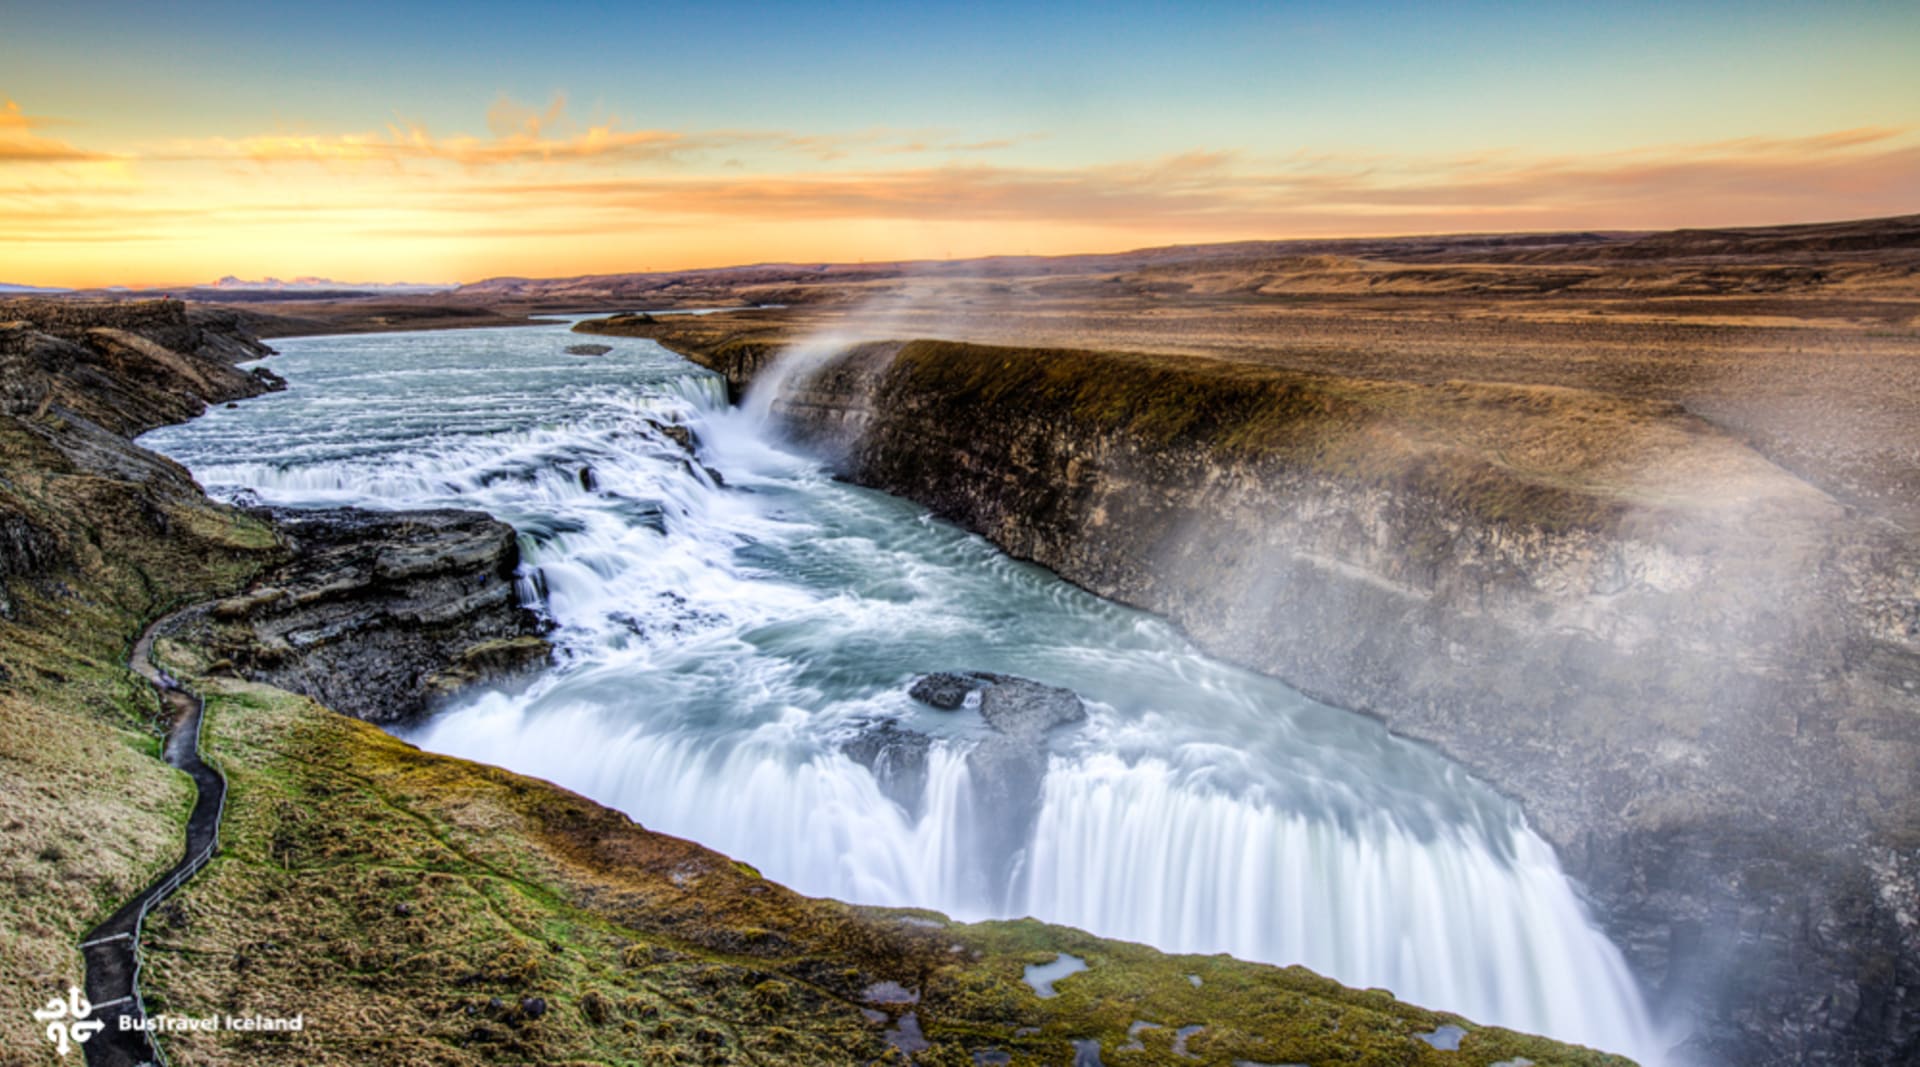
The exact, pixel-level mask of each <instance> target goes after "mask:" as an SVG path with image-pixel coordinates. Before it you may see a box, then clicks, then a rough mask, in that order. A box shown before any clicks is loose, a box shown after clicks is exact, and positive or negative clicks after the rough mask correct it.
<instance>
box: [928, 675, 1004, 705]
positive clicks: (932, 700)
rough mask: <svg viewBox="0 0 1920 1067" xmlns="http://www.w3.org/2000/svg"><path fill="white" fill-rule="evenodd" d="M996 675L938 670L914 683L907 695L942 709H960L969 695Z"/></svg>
mask: <svg viewBox="0 0 1920 1067" xmlns="http://www.w3.org/2000/svg"><path fill="white" fill-rule="evenodd" d="M995 677H997V676H996V675H991V674H981V673H978V672H968V673H965V674H955V673H952V672H950V671H936V672H934V673H933V674H929V675H927V676H926V677H924V678H921V679H920V680H919V681H917V682H914V683H913V688H911V689H909V690H907V695H908V696H910V697H912V698H913V699H915V700H918V701H919V702H920V703H922V704H928V705H931V706H933V707H936V708H939V709H940V710H941V711H958V710H960V706H961V705H962V704H965V703H966V702H967V695H968V694H969V693H972V692H973V691H974V690H976V689H978V688H980V687H981V686H982V685H983V684H985V683H987V682H989V681H992V680H993V679H994V678H995Z"/></svg>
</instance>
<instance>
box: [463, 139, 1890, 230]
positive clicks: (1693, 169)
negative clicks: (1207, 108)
mask: <svg viewBox="0 0 1920 1067" xmlns="http://www.w3.org/2000/svg"><path fill="white" fill-rule="evenodd" d="M1916 190H1920V144H1916V143H1915V142H1914V141H1913V139H1912V138H1911V137H1909V136H1908V131H1905V130H1895V129H1875V130H1843V131H1836V132H1833V133H1826V134H1819V135H1815V136H1809V137H1803V138H1747V139H1742V140H1733V141H1723V142H1717V143H1713V144H1703V145H1678V146H1666V147H1662V148H1658V149H1646V150H1635V151H1632V152H1623V153H1617V154H1610V155H1605V156H1598V157H1590V158H1575V157H1565V158H1558V157H1547V158H1538V157H1536V158H1525V157H1520V156H1518V155H1515V154H1509V153H1498V154H1492V155H1481V156H1475V157H1463V158H1455V159H1443V160H1421V159H1402V160H1383V159H1379V158H1370V159H1367V160H1364V161H1350V160H1344V159H1340V158H1337V157H1326V156H1321V157H1313V158H1300V157H1295V158H1292V159H1288V160H1284V161H1279V163H1278V164H1277V165H1276V164H1275V163H1272V162H1269V163H1266V164H1263V163H1262V162H1261V161H1259V160H1253V159H1248V158H1246V157H1244V156H1243V155H1241V154H1238V153H1229V152H1190V153H1186V154H1182V155H1177V156H1170V157H1165V158H1161V159H1155V160H1147V161H1140V162H1127V163H1111V164H1102V165H1097V166H1088V167H1078V168H1034V167H1006V166H991V165H964V166H962V165H948V166H940V167H926V168H894V169H870V170H859V171H839V172H833V173H827V174H756V175H740V176H729V177H720V178H715V177H710V176H702V177H699V178H688V177H679V176H671V175H666V176H663V175H640V176H633V177H621V178H612V179H597V180H561V181H539V182H505V183H500V184H497V185H490V186H485V187H477V188H474V189H471V190H469V191H467V192H466V193H465V194H463V195H466V196H470V197H472V198H474V199H475V200H476V201H479V202H484V201H487V200H491V199H494V198H506V199H513V200H518V201H524V202H546V203H549V204H576V205H579V206H582V207H592V208H594V209H596V210H599V211H613V212H627V213H634V214H649V213H657V214H673V215H707V216H713V217H716V218H746V219H756V220H764V219H815V220H821V219H928V220H948V221H963V220H968V219H977V220H996V221H1005V220H1030V221H1035V222H1041V221H1077V222H1102V223H1128V222H1132V223H1138V224H1143V225H1156V226H1167V225H1178V224H1182V223H1204V224H1207V225H1208V226H1209V227H1213V226H1216V225H1222V226H1244V227H1248V228H1251V229H1255V230H1259V231H1260V232H1266V233H1275V232H1285V229H1276V228H1285V227H1297V226H1298V225H1299V224H1301V223H1302V222H1311V223H1312V224H1313V225H1312V229H1313V231H1314V232H1325V231H1326V230H1327V229H1328V228H1329V226H1330V225H1331V227H1332V228H1335V229H1337V228H1339V227H1340V226H1345V227H1347V228H1349V229H1351V228H1353V227H1354V225H1355V224H1356V221H1358V222H1366V221H1368V220H1370V219H1374V218H1376V217H1392V218H1395V219H1405V220H1408V221H1415V220H1419V221H1421V223H1422V224H1424V225H1427V226H1446V225H1449V224H1450V223H1464V224H1473V223H1474V222H1475V221H1476V220H1477V219H1481V218H1483V217H1489V218H1497V219H1506V220H1512V221H1514V222H1519V223H1524V222H1525V221H1526V220H1527V219H1529V218H1530V217H1534V216H1539V217H1541V218H1542V219H1549V220H1552V223H1553V224H1573V225H1603V224H1607V223H1608V220H1609V219H1616V220H1620V221H1621V224H1628V223H1632V224H1639V223H1640V221H1643V220H1649V219H1653V218H1655V217H1658V218H1662V219H1664V218H1666V217H1668V216H1672V215H1676V214H1679V215H1684V214H1686V213H1693V214H1694V215H1695V216H1696V217H1709V218H1710V217H1713V216H1714V214H1715V209H1716V208H1717V209H1720V211H1721V212H1722V213H1724V210H1725V209H1726V208H1728V207H1729V206H1732V207H1742V206H1751V207H1756V208H1768V207H1771V208H1773V209H1776V210H1778V211H1779V212H1781V213H1782V214H1781V217H1783V218H1785V217H1790V216H1792V215H1794V214H1796V213H1802V214H1803V213H1805V212H1806V211H1807V210H1809V209H1810V208H1811V209H1813V210H1816V211H1820V210H1824V211H1825V212H1826V213H1828V214H1859V213H1863V212H1875V211H1889V212H1898V211H1903V210H1914V209H1916V208H1920V203H1917V202H1914V201H1915V191H1916ZM1816 205H1827V206H1826V207H1824V208H1821V207H1816ZM477 206H478V205H477V204H476V207H477ZM1581 219H1585V220H1586V221H1585V222H1581V221H1578V220H1581Z"/></svg>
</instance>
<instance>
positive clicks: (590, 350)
mask: <svg viewBox="0 0 1920 1067" xmlns="http://www.w3.org/2000/svg"><path fill="white" fill-rule="evenodd" d="M611 351H613V346H612V345H568V346H567V355H569V356H604V355H606V354H607V353H608V352H611Z"/></svg>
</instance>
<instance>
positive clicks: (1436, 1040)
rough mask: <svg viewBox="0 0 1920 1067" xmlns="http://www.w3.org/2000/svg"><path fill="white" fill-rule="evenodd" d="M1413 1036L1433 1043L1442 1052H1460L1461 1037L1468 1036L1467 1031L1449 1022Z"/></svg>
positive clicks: (1430, 1043)
mask: <svg viewBox="0 0 1920 1067" xmlns="http://www.w3.org/2000/svg"><path fill="white" fill-rule="evenodd" d="M1413 1036H1415V1037H1417V1038H1419V1039H1420V1040H1422V1041H1425V1042H1426V1043H1427V1044H1429V1045H1432V1046H1433V1047H1434V1048H1437V1049H1439V1050H1440V1051H1442V1052H1458V1051H1459V1050H1460V1039H1461V1038H1463V1037H1465V1036H1467V1032H1466V1031H1465V1030H1462V1029H1460V1028H1459V1027H1457V1026H1455V1025H1453V1024H1452V1023H1448V1024H1447V1025H1445V1026H1442V1027H1439V1028H1438V1029H1435V1030H1433V1031H1431V1032H1428V1033H1424V1034H1415V1035H1413Z"/></svg>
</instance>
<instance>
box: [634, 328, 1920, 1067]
mask: <svg viewBox="0 0 1920 1067" xmlns="http://www.w3.org/2000/svg"><path fill="white" fill-rule="evenodd" d="M650 335H652V336H654V337H656V339H659V340H661V341H662V342H663V343H665V344H668V345H669V346H670V347H676V348H678V349H679V350H681V351H683V352H684V353H685V354H687V355H689V356H690V357H691V358H693V359H695V360H696V361H698V362H702V363H704V364H706V365H707V366H709V367H711V368H713V369H715V370H717V371H719V372H720V373H722V374H724V375H725V376H726V377H727V378H728V380H729V383H730V384H731V386H732V387H733V388H734V390H735V391H736V392H738V391H741V390H744V389H745V388H746V387H747V386H749V385H750V384H751V383H752V382H753V381H754V380H755V379H756V378H758V377H759V376H760V375H761V374H762V373H763V371H764V370H765V369H766V368H767V367H768V366H770V365H772V363H773V361H774V360H775V359H776V358H777V357H778V352H779V347H778V346H777V345H776V344H772V343H769V342H766V341H764V340H753V341H733V342H728V343H723V344H720V345H718V346H716V347H711V348H709V347H705V346H703V345H701V344H699V343H687V342H682V341H676V338H675V336H674V335H673V333H672V332H671V331H670V330H665V329H663V328H659V327H656V328H654V329H653V330H652V331H650ZM782 375H783V376H784V377H785V378H786V381H785V386H784V388H783V390H782V392H781V395H780V396H778V397H777V398H775V399H774V401H773V403H772V411H773V413H774V415H775V417H776V418H777V419H778V420H779V424H780V426H781V427H782V429H783V430H784V431H785V432H786V433H788V434H789V435H790V436H792V437H793V438H794V439H795V440H796V441H798V442H799V443H801V444H803V445H805V446H808V447H811V448H813V449H815V450H817V451H818V452H820V453H821V454H823V455H825V456H826V457H828V458H829V460H830V461H831V462H832V463H833V464H834V466H835V468H836V470H837V471H838V472H839V473H840V474H841V475H843V476H844V477H847V478H848V479H850V480H852V481H855V482H858V483H860V484H864V485H869V486H873V487H877V488H881V489H885V490H888V491H890V492H894V493H898V494H900V495H903V496H906V497H908V498H911V499H913V500H916V501H918V502H919V503H921V504H923V505H925V506H927V507H929V508H931V509H933V510H934V511H936V512H937V513H939V514H941V515H943V516H945V517H947V518H950V519H952V520H954V521H956V522H958V523H960V524H961V525H963V526H966V527H967V528H969V529H972V530H974V531H977V532H979V533H982V534H984V535H985V536H987V537H988V538H990V539H992V540H993V541H994V542H995V543H997V544H998V545H1000V546H1001V547H1002V548H1004V549H1005V550H1007V551H1008V552H1009V553H1010V554H1012V555H1015V556H1018V557H1022V558H1026V559H1031V560H1034V561H1036V562H1039V563H1042V564H1044V565H1046V566H1048V567H1051V568H1052V569H1054V570H1055V571H1057V572H1058V573H1060V574H1061V575H1062V576H1063V577H1065V578H1067V579H1069V580H1071V581H1073V582H1075V583H1077V584H1079V585H1081V586H1083V587H1085V588H1087V589H1089V590H1091V591H1093V592H1096V593H1099V594H1101V595H1104V596H1108V597H1111V598H1114V599H1117V600H1120V601H1124V602H1126V603H1130V604H1133V605H1136V606H1140V607H1144V608H1147V609H1149V610H1152V611H1155V612H1157V613H1160V614H1162V615H1165V616H1167V617H1169V618H1171V619H1173V620H1174V621H1176V622H1178V623H1179V624H1181V625H1182V626H1183V627H1184V628H1185V629H1186V630H1187V631H1188V632H1189V633H1191V634H1192V635H1193V636H1194V637H1195V639H1196V640H1197V641H1198V642H1199V643H1200V644H1202V645H1203V646H1204V647H1206V648H1208V649H1209V650H1210V651H1212V652H1214V653H1216V654H1219V655H1221V656H1224V657H1226V658H1230V659H1233V660H1236V661H1238V662H1241V663H1244V664H1246V665H1248V666H1251V667H1254V668H1256V669H1259V670H1262V671H1264V672H1266V673H1269V674H1272V675H1275V676H1277V677H1279V678H1282V679H1284V680H1286V681H1288V682H1290V683H1291V684H1293V685H1295V686H1296V687H1298V688H1300V689H1302V690H1304V691H1306V692H1309V693H1312V694H1314V695H1316V696H1320V697H1322V698H1324V699H1326V700H1328V701H1329V702H1332V703H1335V704H1339V705H1342V706H1345V707H1349V708H1354V709H1357V710H1361V711H1365V712H1367V713H1370V714H1374V715H1378V716H1380V717H1381V718H1383V719H1385V720H1386V721H1387V723H1388V724H1389V725H1391V726H1392V727H1393V728H1394V729H1395V730H1396V731H1398V732H1401V733H1404V734H1407V735H1409V736H1413V737H1416V738H1421V739H1424V740H1428V741H1431V742H1433V743H1434V744H1436V745H1437V746H1439V747H1441V748H1443V749H1444V750H1445V751H1447V752H1448V753H1449V754H1450V755H1452V756H1454V757H1455V758H1456V759H1458V760H1460V761H1461V762H1463V763H1464V764H1466V765H1467V766H1469V767H1471V768H1472V769H1474V770H1475V771H1476V772H1477V773H1479V774H1481V775H1483V776H1484V777H1486V778H1487V779H1488V780H1489V781H1491V782H1492V783H1493V784H1494V785H1495V786H1496V787H1498V788H1500V789H1501V790H1503V791H1505V792H1507V793H1508V794H1510V795H1512V796H1514V797H1516V798H1518V799H1519V800H1520V801H1521V802H1522V803H1523V805H1524V806H1525V808H1526V810H1527V811H1528V813H1529V815H1530V816H1531V818H1532V819H1533V820H1534V821H1535V823H1536V824H1537V825H1538V826H1539V828H1540V829H1541V830H1542V831H1543V832H1544V833H1546V834H1547V835H1548V836H1549V838H1550V839H1552V840H1553V841H1554V842H1555V843H1556V844H1557V845H1558V846H1559V848H1560V850H1561V854H1562V856H1563V859H1564V861H1565V862H1566V864H1567V866H1568V867H1569V869H1570V870H1571V872H1572V873H1573V874H1574V875H1575V876H1576V877H1577V878H1579V879H1580V880H1581V881H1582V882H1583V883H1584V884H1585V885H1586V886H1587V887H1588V888H1589V889H1590V890H1591V891H1592V893H1593V895H1594V899H1595V900H1596V902H1597V903H1598V904H1599V905H1600V910H1601V915H1602V919H1603V921H1604V922H1605V924H1606V925H1607V927H1608V928H1609V930H1610V932H1611V933H1612V935H1613V936H1614V937H1615V939H1616V940H1617V941H1618V942H1619V943H1620V944H1621V945H1622V946H1623V948H1624V949H1625V950H1626V952H1627V953H1628V955H1629V957H1630V960H1631V962H1632V963H1633V964H1634V965H1635V967H1636V970H1637V971H1638V973H1639V974H1640V975H1641V976H1642V979H1643V981H1644V982H1645V983H1646V985H1647V986H1648V987H1649V990H1650V992H1651V993H1653V994H1655V996H1656V999H1657V1002H1658V1003H1660V1004H1662V1005H1665V1006H1667V1007H1668V1008H1670V1009H1674V1010H1676V1013H1677V1014H1681V1015H1685V1016H1687V1017H1688V1018H1690V1019H1691V1020H1692V1023H1693V1025H1694V1027H1695V1029H1694V1033H1693V1036H1692V1038H1691V1039H1690V1041H1689V1048H1690V1049H1691V1051H1692V1052H1693V1054H1695V1055H1697V1056H1698V1057H1700V1058H1701V1059H1703V1060H1706V1061H1711V1062H1726V1063H1789V1062H1791V1063H1802V1062H1828V1063H1853V1062H1860V1063H1894V1062H1901V1061H1902V1060H1903V1057H1907V1056H1910V1055H1913V1054H1915V1052H1916V1050H1917V1049H1920V1046H1917V1045H1916V1042H1917V1041H1920V1037H1917V1036H1916V1035H1920V939H1917V938H1916V937H1915V931H1914V929H1913V928H1912V927H1913V924H1912V923H1911V922H1910V921H1907V920H1906V919H1903V916H1910V915H1911V914H1913V913H1914V912H1915V911H1916V910H1920V909H1916V907H1915V905H1914V903H1913V901H1911V899H1908V898H1907V897H1906V896H1905V894H1904V892H1903V890H1902V888H1901V887H1902V886H1903V885H1905V884H1907V883H1906V882H1904V881H1902V879H1903V878H1906V877H1908V876H1906V875H1903V874H1901V873H1900V872H1902V871H1910V870H1911V869H1912V868H1913V867H1914V866H1915V864H1916V853H1915V849H1914V842H1915V841H1916V840H1920V807H1917V804H1916V796H1917V795H1920V789H1917V788H1916V787H1917V786H1920V553H1917V552H1916V551H1915V547H1914V545H1913V544H1912V543H1911V542H1910V541H1909V540H1907V539H1906V538H1905V536H1904V535H1902V534H1901V533H1900V532H1899V531H1898V530H1896V529H1894V528H1893V527H1891V526H1888V525H1885V524H1881V523H1877V522H1875V521H1873V520H1871V519H1869V518H1867V517H1863V516H1862V515H1860V514H1858V513H1856V512H1854V511H1852V510H1850V509H1848V508H1846V507H1843V506H1841V505H1840V504H1838V503H1836V502H1835V501H1833V500H1832V499H1831V498H1829V497H1827V496H1826V495H1824V494H1822V493H1821V492H1819V491H1818V490H1816V489H1814V488H1813V487H1811V486H1809V485H1807V484H1806V483H1804V482H1802V481H1800V480H1799V479H1797V478H1795V477H1793V476H1792V475H1790V474H1788V473H1787V472H1785V471H1783V470H1781V469H1780V468H1778V467H1776V466H1774V465H1773V464H1771V463H1768V462H1767V461H1766V460H1765V459H1763V458H1762V457H1760V456H1759V455H1758V454H1756V453H1754V452H1753V451H1752V450H1751V449H1749V448H1747V447H1746V446H1745V445H1744V444H1743V443H1741V442H1740V441H1738V440H1737V439H1735V438H1733V437H1732V436H1730V435H1727V434H1725V433H1722V432H1720V431H1719V430H1717V429H1716V428H1714V427H1713V426H1711V425H1709V424H1707V423H1705V422H1703V421H1701V420H1699V419H1696V418H1693V417H1691V416H1690V415H1688V414H1687V413H1686V412H1685V411H1684V410H1682V409H1680V408H1678V407H1677V406H1675V405H1671V404H1664V403H1653V402H1643V401H1631V400H1623V399H1619V398H1615V397H1606V396H1600V395H1596V394H1589V393H1582V392H1579V391H1575V390H1566V389H1552V388H1547V387H1532V388H1529V387H1519V386H1502V385H1491V384H1478V383H1458V382H1456V383H1446V384H1443V385H1418V384H1412V383H1383V382H1367V381H1359V380H1353V379H1340V378H1332V377H1327V376H1318V375H1307V374H1298V373H1292V372H1288V371H1284V370H1278V369H1274V368H1268V367H1257V366H1249V365H1244V364H1226V363H1219V362H1215V361H1210V360H1204V359H1197V358H1171V357H1153V356H1144V355H1132V354H1119V353H1088V352H1072V351H1036V350H1026V349H1008V348H992V347H986V346H978V345H963V344H951V343H944V342H926V341H916V342H910V343H901V342H885V343H866V344H860V345H854V346H850V347H848V348H846V349H845V350H843V351H841V352H838V353H837V354H834V355H832V356H831V357H830V358H826V359H824V360H821V361H819V362H818V364H817V365H815V366H813V367H811V368H806V369H804V370H799V371H791V370H783V371H782ZM1902 901H1904V902H1902Z"/></svg>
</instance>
